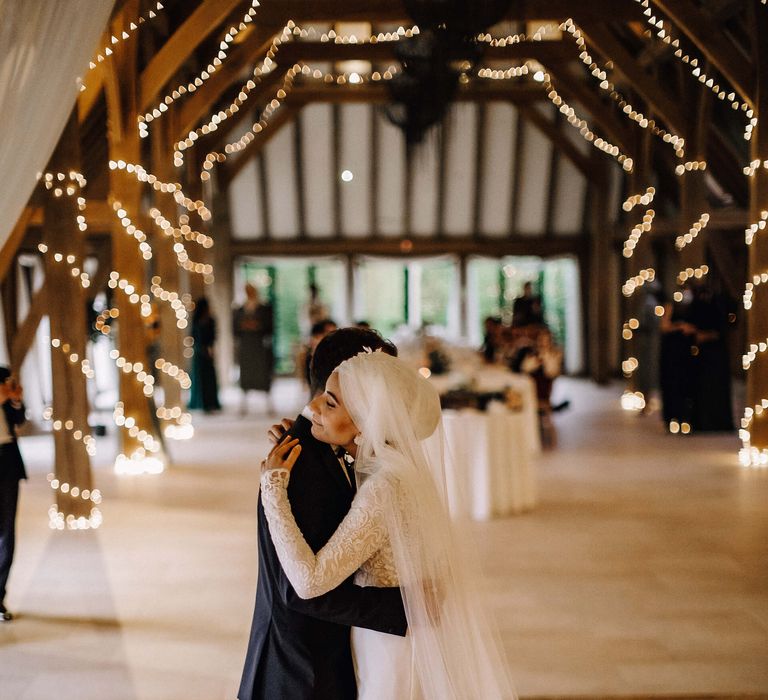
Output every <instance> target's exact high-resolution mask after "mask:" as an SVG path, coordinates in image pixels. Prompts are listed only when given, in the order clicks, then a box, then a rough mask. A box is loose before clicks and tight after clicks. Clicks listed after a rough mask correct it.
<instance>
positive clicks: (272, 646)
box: [238, 416, 407, 700]
mask: <svg viewBox="0 0 768 700" xmlns="http://www.w3.org/2000/svg"><path fill="white" fill-rule="evenodd" d="M311 427H312V424H311V422H310V421H308V420H307V419H306V418H304V417H302V416H300V417H299V418H298V419H297V420H296V423H295V425H294V426H293V428H292V429H291V431H290V432H291V435H292V436H293V437H296V438H299V441H300V443H301V446H302V451H301V455H300V457H299V459H298V461H297V462H296V464H295V465H294V467H293V470H292V471H291V479H290V482H289V484H288V498H289V499H290V502H291V510H292V511H293V514H294V517H295V518H296V522H297V524H298V526H299V528H300V529H301V531H302V533H303V535H304V538H305V539H306V541H307V543H308V544H309V546H310V547H311V548H312V549H313V550H314V551H315V552H317V551H318V550H319V549H321V548H322V546H323V545H324V544H325V543H326V542H327V541H328V539H330V537H331V535H332V534H333V533H334V532H335V531H336V528H337V527H338V526H339V524H340V523H341V521H342V520H343V519H344V516H345V515H346V514H347V512H348V511H349V508H350V505H351V503H352V498H353V496H354V491H353V489H352V487H351V486H350V484H349V482H348V481H347V478H346V477H345V475H344V473H343V471H342V466H341V465H340V464H339V461H338V459H337V458H336V455H335V454H334V453H333V450H332V449H331V448H330V446H329V445H326V444H324V443H321V442H319V441H318V440H316V439H315V438H314V437H313V436H312V434H311V432H310V430H311ZM258 533H259V534H258V536H259V576H258V584H257V588H256V609H255V610H254V613H253V623H252V625H251V636H250V640H249V642H248V652H247V654H246V659H245V668H244V669H243V677H242V680H241V682H240V690H239V692H238V698H239V699H240V700H257V699H258V700H283V699H285V700H305V699H306V700H310V699H311V700H321V699H322V700H326V699H327V700H347V699H350V700H352V699H353V698H356V697H357V688H356V685H355V674H354V669H353V666H352V655H351V650H350V639H349V632H350V630H349V628H350V626H355V627H365V628H368V629H373V630H377V631H379V632H387V633H390V634H398V635H401V636H402V635H404V634H405V632H406V627H407V624H406V620H405V611H404V609H403V601H402V597H401V595H400V589H399V588H373V587H369V588H363V587H360V586H355V585H354V584H353V583H352V579H351V578H350V579H347V581H345V582H344V583H343V584H341V585H340V586H339V587H338V588H336V589H334V590H332V591H330V592H329V593H326V594H325V595H323V596H319V597H318V598H312V599H310V600H302V599H301V598H299V597H298V596H297V595H296V592H295V591H294V590H293V587H292V586H291V584H290V583H289V581H288V579H287V577H286V575H285V573H284V572H283V570H282V568H281V566H280V561H279V560H278V557H277V552H275V547H274V545H273V544H272V539H271V537H270V534H269V525H268V524H267V519H266V516H265V514H264V508H263V506H262V503H261V496H259V504H258Z"/></svg>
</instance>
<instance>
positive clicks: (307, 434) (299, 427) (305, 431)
mask: <svg viewBox="0 0 768 700" xmlns="http://www.w3.org/2000/svg"><path fill="white" fill-rule="evenodd" d="M288 434H289V435H290V436H291V437H295V438H298V439H299V440H303V441H306V442H308V443H311V444H313V445H314V444H317V443H319V440H317V439H316V438H315V436H314V435H312V421H311V420H309V419H308V418H305V417H304V416H303V415H301V414H299V415H298V416H297V417H296V420H295V421H294V423H293V425H292V426H291V429H290V430H289V431H288Z"/></svg>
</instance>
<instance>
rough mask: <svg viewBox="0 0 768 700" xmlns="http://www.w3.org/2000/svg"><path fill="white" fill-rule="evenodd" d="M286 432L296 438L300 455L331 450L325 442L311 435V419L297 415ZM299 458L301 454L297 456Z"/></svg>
mask: <svg viewBox="0 0 768 700" xmlns="http://www.w3.org/2000/svg"><path fill="white" fill-rule="evenodd" d="M288 434H289V435H290V436H291V437H293V438H298V440H299V442H300V443H301V448H302V455H304V454H307V453H310V452H320V453H322V452H324V451H329V452H331V447H330V445H328V444H327V443H325V442H321V441H320V440H318V439H317V438H316V437H315V436H314V435H312V421H311V420H309V419H308V418H305V417H304V416H302V415H299V416H298V417H297V418H296V421H295V422H294V424H293V426H292V427H291V429H290V430H289V431H288ZM299 460H301V456H300V457H299Z"/></svg>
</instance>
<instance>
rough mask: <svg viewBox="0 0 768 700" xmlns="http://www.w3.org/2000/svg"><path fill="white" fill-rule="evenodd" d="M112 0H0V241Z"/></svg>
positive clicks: (52, 137) (70, 101)
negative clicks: (0, 128)
mask: <svg viewBox="0 0 768 700" xmlns="http://www.w3.org/2000/svg"><path fill="white" fill-rule="evenodd" d="M114 1H115V0H0V124H1V125H2V137H0V178H1V179H2V183H3V184H2V187H0V247H2V245H3V244H4V243H5V241H6V239H7V238H8V236H9V234H10V232H11V230H12V228H13V226H14V224H15V223H16V220H17V219H18V217H19V215H20V214H21V212H22V211H23V209H24V207H25V206H26V204H27V201H28V200H29V197H30V195H31V194H32V191H33V190H34V188H35V184H36V182H37V173H38V172H41V171H42V170H43V169H44V168H45V166H46V164H47V162H48V160H49V159H50V157H51V154H52V153H53V149H54V148H55V146H56V143H57V142H58V140H59V136H60V135H61V132H62V131H63V129H64V126H65V124H66V122H67V118H68V117H69V114H70V112H71V111H72V108H73V107H74V104H75V100H76V99H77V96H78V93H79V87H78V84H77V79H78V78H82V77H84V76H85V72H86V71H87V70H88V62H89V61H90V59H91V58H92V57H93V55H94V54H95V52H96V49H97V48H98V42H99V39H100V37H101V35H102V32H103V31H104V29H105V28H106V26H107V22H108V20H109V16H110V12H111V11H112V6H113V4H114Z"/></svg>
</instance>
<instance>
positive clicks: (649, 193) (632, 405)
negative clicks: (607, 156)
mask: <svg viewBox="0 0 768 700" xmlns="http://www.w3.org/2000/svg"><path fill="white" fill-rule="evenodd" d="M655 196H656V189H655V188H654V187H648V188H647V189H646V190H645V192H639V193H636V194H632V195H630V196H629V197H627V199H625V200H624V202H623V203H622V205H621V208H622V209H623V210H624V211H625V212H630V211H632V210H633V209H634V208H635V207H637V206H640V205H642V206H647V205H649V204H650V203H651V202H653V199H654V197H655ZM655 217H656V212H655V211H654V210H653V209H647V210H646V211H645V213H644V214H643V219H642V221H641V222H640V223H639V224H636V225H635V226H633V227H632V231H631V232H630V234H629V237H628V238H627V240H626V241H625V242H624V249H623V255H624V257H625V258H631V257H632V255H634V252H635V248H636V247H637V244H638V243H639V242H640V238H641V237H642V235H643V234H644V233H648V232H650V230H651V227H652V226H653V220H654V218H655ZM655 275H656V273H655V271H654V270H653V269H652V268H648V269H646V270H642V271H641V272H640V273H639V274H638V275H637V276H635V277H633V278H630V279H629V280H627V281H626V282H625V283H624V285H623V286H622V293H623V294H624V295H625V296H626V297H630V296H632V294H634V292H635V289H637V287H638V286H642V285H643V284H645V282H646V281H650V280H652V279H654V277H655ZM638 328H640V322H639V321H638V319H637V318H634V317H631V318H629V319H628V320H627V321H626V322H625V323H624V325H623V328H622V331H621V337H622V339H623V340H626V341H629V340H632V338H633V337H634V332H635V331H636V330H638ZM639 366H640V362H639V361H638V359H637V358H636V357H634V356H630V357H627V358H626V359H625V360H624V361H623V362H622V363H621V369H622V372H623V373H624V376H625V377H626V378H627V380H629V379H630V378H631V377H632V375H633V374H634V372H635V371H636V370H637V368H638V367H639ZM621 407H622V408H623V409H624V410H625V411H642V410H643V409H644V408H645V396H644V395H643V392H642V391H632V390H631V388H627V389H626V390H625V391H624V392H623V393H622V396H621Z"/></svg>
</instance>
